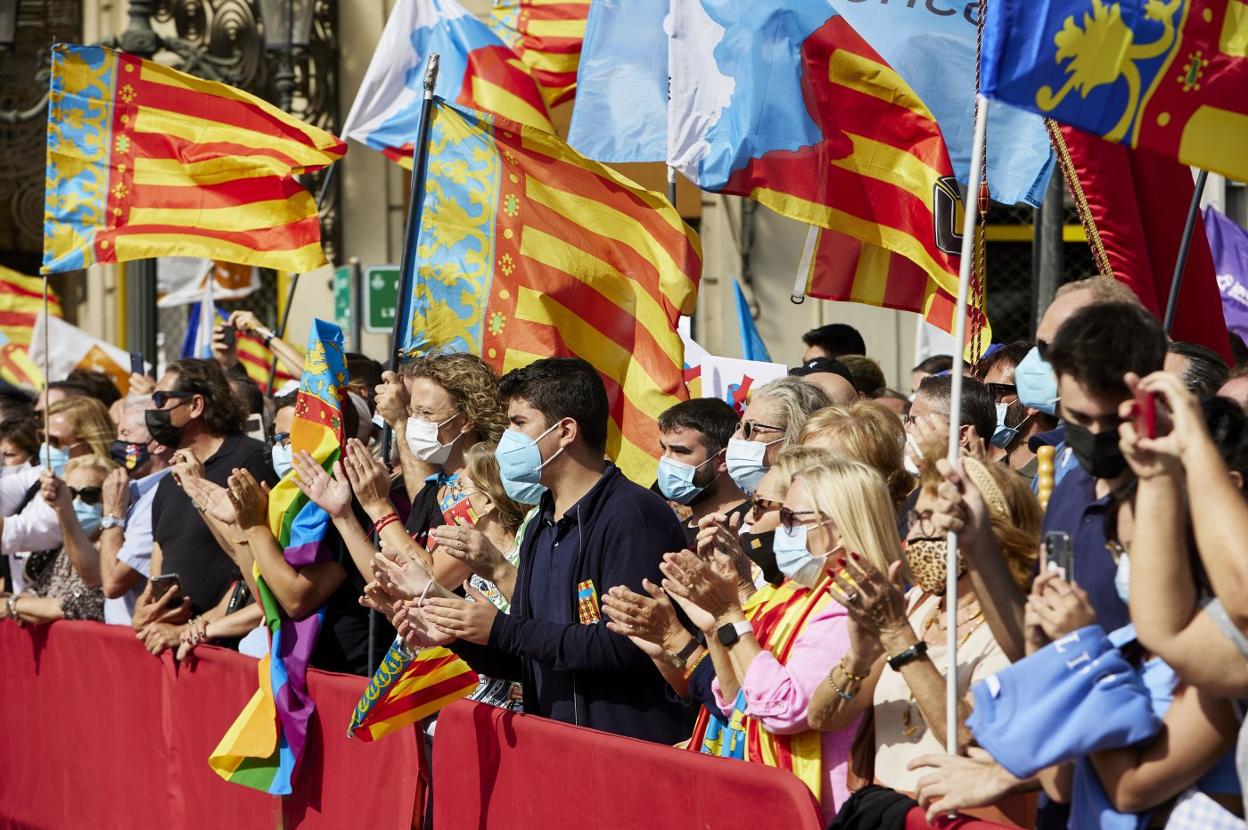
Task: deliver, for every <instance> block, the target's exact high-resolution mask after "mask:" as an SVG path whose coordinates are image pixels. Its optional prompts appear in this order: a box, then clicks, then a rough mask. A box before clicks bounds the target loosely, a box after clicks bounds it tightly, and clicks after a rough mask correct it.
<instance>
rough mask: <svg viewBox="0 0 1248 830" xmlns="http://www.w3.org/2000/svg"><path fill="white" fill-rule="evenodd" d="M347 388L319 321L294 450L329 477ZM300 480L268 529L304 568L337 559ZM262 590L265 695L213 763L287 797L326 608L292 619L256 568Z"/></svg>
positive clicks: (279, 491)
mask: <svg viewBox="0 0 1248 830" xmlns="http://www.w3.org/2000/svg"><path fill="white" fill-rule="evenodd" d="M346 388H347V369H346V359H345V357H344V355H343V350H342V329H340V328H339V327H338V326H336V325H334V324H333V323H327V322H325V321H324V320H313V321H312V332H311V334H310V335H309V338H308V350H307V358H306V361H305V363H304V371H303V378H302V380H301V382H300V386H299V396H298V398H297V400H296V402H295V420H294V423H293V425H292V426H291V429H290V443H291V448H292V449H293V451H294V452H302V451H307V452H309V453H311V454H312V457H313V458H315V459H316V461H317V463H318V464H320V465H321V466H323V467H325V469H327V470H330V469H332V467H333V465H334V463H335V462H336V461H337V460H338V458H339V456H340V454H341V450H342V442H343V429H342V401H343V400H344V399H345V396H346ZM294 475H295V473H294V472H293V471H292V472H290V473H288V474H287V475H286V477H285V478H283V479H282V480H281V481H280V482H278V484H277V486H276V487H274V488H273V490H272V492H271V493H270V494H269V526H270V528H271V529H272V531H273V535H274V536H275V537H277V540H278V543H279V544H280V545H281V546H282V549H283V551H284V554H285V558H286V561H287V562H288V563H290V565H291V566H292V567H295V568H301V567H305V566H307V565H313V564H316V563H318V562H324V561H327V560H328V559H329V557H330V556H331V551H330V550H329V548H328V546H327V545H326V543H325V535H326V531H327V530H328V528H329V523H330V519H329V514H327V513H326V512H325V511H324V510H322V509H321V508H320V507H317V505H316V504H315V503H314V502H312V501H309V500H308V498H307V497H306V496H304V495H303V493H301V492H300V490H299V488H298V487H297V486H296V485H295V482H294V478H293V477H294ZM256 584H257V587H258V588H259V591H260V596H259V597H258V598H257V599H258V601H259V602H260V604H261V606H262V607H263V609H264V622H265V625H266V626H267V627H268V629H269V653H268V654H266V655H265V656H264V657H263V658H261V660H260V664H259V669H258V675H259V689H258V690H257V691H256V693H255V695H253V696H252V698H251V701H250V702H249V703H248V704H247V706H246V707H245V708H244V709H243V712H242V714H240V715H239V716H238V718H237V719H236V720H235V721H234V724H233V725H232V726H231V727H230V729H229V731H228V732H226V734H225V737H223V738H222V739H221V742H220V743H219V744H218V745H217V748H216V749H215V750H213V752H212V755H211V756H210V757H209V758H208V764H209V766H211V767H212V768H213V770H215V771H216V773H217V774H218V775H220V776H221V777H222V778H224V779H225V780H227V781H230V782H233V783H236V784H242V785H243V786H245V787H251V788H252V789H256V790H260V791H261V792H267V793H269V794H271V795H288V794H289V793H290V792H291V781H292V779H293V777H294V775H295V771H296V769H297V768H298V765H299V759H300V758H301V757H302V755H303V748H304V744H305V743H306V742H307V736H308V721H309V719H310V718H311V717H312V710H313V706H314V704H313V702H312V698H311V697H310V696H309V695H308V687H307V673H308V660H309V659H310V658H311V656H312V651H313V649H314V648H315V647H316V638H317V636H318V635H319V634H320V630H321V623H322V621H323V620H324V619H325V608H324V606H322V607H321V608H319V609H317V610H316V611H315V612H313V613H312V614H309V615H308V616H306V617H304V618H303V619H300V620H292V619H291V618H290V617H288V616H287V615H286V613H285V611H283V610H282V607H281V605H279V604H278V602H277V600H276V599H275V598H274V596H273V594H272V592H271V591H270V590H269V587H268V585H267V584H266V583H265V581H264V577H262V576H261V575H260V573H259V570H258V569H257V571H256Z"/></svg>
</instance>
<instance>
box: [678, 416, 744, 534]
mask: <svg viewBox="0 0 1248 830" xmlns="http://www.w3.org/2000/svg"><path fill="white" fill-rule="evenodd" d="M736 430H737V413H736V412H735V411H734V410H733V408H732V407H731V406H729V405H728V404H727V403H725V402H724V401H721V400H719V399H718V398H694V399H693V400H688V401H682V402H680V403H678V404H676V405H675V406H673V407H671V408H670V409H668V410H667V411H666V412H664V413H663V414H662V415H660V416H659V446H660V447H662V449H663V457H662V458H660V459H659V481H658V486H659V491H660V492H661V493H662V494H663V498H665V499H667V500H668V501H669V502H675V503H676V504H677V505H681V506H685V507H688V508H689V511H690V513H689V515H688V517H687V518H686V519H685V537H686V538H687V539H688V541H689V545H690V546H691V547H692V546H693V543H694V540H695V539H696V538H697V535H698V522H699V521H700V520H701V519H702V518H703V517H704V516H711V515H714V514H724V515H727V516H728V517H729V519H730V520H731V517H732V515H733V514H742V516H744V513H745V511H746V510H747V509H748V507H749V503H748V502H747V501H746V500H745V494H744V493H742V492H741V488H740V487H738V486H737V484H736V482H734V481H733V480H732V476H730V475H728V463H727V461H725V459H724V454H725V453H724V451H725V450H726V449H727V447H728V440H729V439H730V438H732V435H733V433H734V432H736ZM677 512H678V515H683V511H679V510H678V511H677Z"/></svg>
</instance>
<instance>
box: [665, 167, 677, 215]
mask: <svg viewBox="0 0 1248 830" xmlns="http://www.w3.org/2000/svg"><path fill="white" fill-rule="evenodd" d="M667 201H669V202H671V203H672V207H676V168H675V167H672V166H671V165H670V164H669V165H667Z"/></svg>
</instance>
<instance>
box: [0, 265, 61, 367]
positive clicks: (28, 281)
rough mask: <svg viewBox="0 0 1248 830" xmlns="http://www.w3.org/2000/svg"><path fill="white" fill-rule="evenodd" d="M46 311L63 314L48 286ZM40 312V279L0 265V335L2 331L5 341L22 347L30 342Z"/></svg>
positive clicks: (41, 305) (58, 314)
mask: <svg viewBox="0 0 1248 830" xmlns="http://www.w3.org/2000/svg"><path fill="white" fill-rule="evenodd" d="M48 311H49V313H50V314H52V316H54V317H63V316H64V314H63V313H62V312H61V301H60V300H59V299H58V298H57V296H56V292H55V291H53V290H52V289H51V288H50V287H49V289H48ZM42 313H43V278H42V277H28V276H26V275H25V274H22V273H19V272H17V271H14V270H12V269H10V268H5V267H4V266H3V265H0V334H4V336H5V337H6V338H7V339H8V342H9V343H12V344H13V345H16V346H21V347H22V348H26V347H27V346H29V345H30V333H31V331H32V330H33V329H34V327H35V318H37V317H38V316H39V315H40V314H42Z"/></svg>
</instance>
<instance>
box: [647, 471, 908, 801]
mask: <svg viewBox="0 0 1248 830" xmlns="http://www.w3.org/2000/svg"><path fill="white" fill-rule="evenodd" d="M775 553H776V563H777V565H778V567H779V568H780V570H781V571H782V572H783V573H784V575H785V577H786V579H785V581H784V582H782V583H781V584H780V585H778V586H775V587H772V586H766V587H764V588H762V589H761V590H759V591H758V592H757V593H755V594H754V595H753V596H751V597H750V599H749V600H748V601H747V602H745V603H744V604H742V603H741V602H740V599H739V595H738V592H737V581H736V578H735V570H734V568H733V566H732V563H731V562H730V561H729V559H728V556H727V555H726V554H725V553H724V552H723V551H722V550H718V549H716V550H714V551H713V552H711V553H710V555H709V556H708V557H707V558H706V559H703V558H700V557H698V556H696V555H694V554H692V553H690V552H688V551H683V552H681V553H674V554H673V553H669V554H667V555H666V556H665V557H664V562H663V564H662V565H661V566H660V567H661V570H662V571H663V573H664V576H665V577H666V579H664V580H663V588H664V589H665V590H666V591H667V592H668V593H669V594H671V595H672V597H673V598H674V599H675V600H676V601H677V602H678V603H679V604H680V606H681V607H682V608H683V609H684V611H685V613H686V614H687V615H688V616H689V619H690V620H692V621H693V622H694V624H695V625H697V626H698V628H699V629H700V630H701V631H702V633H703V635H704V636H705V638H706V642H707V644H708V648H709V652H710V658H711V661H712V664H713V666H714V669H715V679H714V681H713V682H712V684H711V689H712V692H713V694H714V698H715V704H716V707H715V708H716V711H714V712H711V711H709V710H707V709H704V710H703V712H702V713H701V715H700V716H699V718H698V723H697V726H696V727H695V729H694V734H693V738H692V739H691V741H690V748H691V749H695V750H697V751H700V752H703V753H706V754H712V755H720V756H724V757H733V758H743V759H746V760H750V761H755V762H758V763H771V764H774V765H776V766H778V767H780V768H783V769H788V770H789V771H791V772H793V773H794V774H795V775H797V776H798V777H799V778H801V779H802V781H803V782H804V783H805V784H806V785H807V786H808V787H809V788H810V790H811V792H812V793H813V794H814V796H815V797H816V798H817V799H818V800H819V803H820V806H821V810H822V813H823V816H824V819H825V820H828V819H831V818H832V817H833V816H834V815H835V814H836V812H837V810H838V809H839V807H840V805H841V804H842V803H844V801H845V800H846V799H847V798H848V795H849V792H848V787H847V785H846V773H847V771H848V763H847V761H848V755H849V748H850V745H851V744H852V742H853V737H854V733H855V728H856V725H857V721H856V719H850V720H849V721H847V722H846V723H845V724H844V725H843V726H842V727H841V728H840V729H839V730H837V731H835V732H826V733H823V734H819V733H817V732H815V731H814V730H812V729H811V728H810V727H809V726H808V725H807V716H808V709H809V706H810V702H811V696H812V695H813V693H814V692H815V690H816V688H817V687H818V686H819V683H820V681H821V679H822V678H824V677H826V676H827V674H828V672H829V671H831V670H832V669H833V668H834V667H835V666H837V665H838V664H839V663H840V662H841V659H842V658H843V657H844V656H845V655H846V654H847V653H848V651H849V647H850V632H849V618H848V617H847V615H846V613H845V612H844V610H843V609H841V608H840V607H839V606H838V605H837V603H835V602H834V601H832V600H831V598H830V596H829V594H828V588H829V586H830V585H831V583H832V576H831V573H830V572H831V571H832V570H833V569H834V568H838V567H843V566H844V563H845V562H846V560H847V559H848V558H849V557H851V556H859V557H861V558H862V561H864V562H869V563H870V564H871V565H872V567H874V568H877V569H880V570H888V568H889V567H890V566H891V565H892V564H893V563H894V562H896V561H897V560H898V558H899V557H900V554H901V550H900V545H899V544H898V540H897V532H896V528H895V526H894V521H893V510H892V503H891V501H890V499H889V495H888V488H887V486H886V485H885V483H884V479H883V477H882V476H881V475H880V474H879V473H878V472H876V471H875V470H874V469H872V468H870V467H868V466H867V465H865V464H861V463H858V462H846V461H827V462H824V463H817V464H814V465H811V466H809V467H806V468H804V469H802V470H800V471H799V472H798V473H797V474H796V475H795V476H794V477H793V482H792V484H791V485H790V486H789V488H788V492H787V493H786V494H785V497H784V505H783V507H782V508H781V510H780V527H779V529H778V530H777V532H776V537H775Z"/></svg>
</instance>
